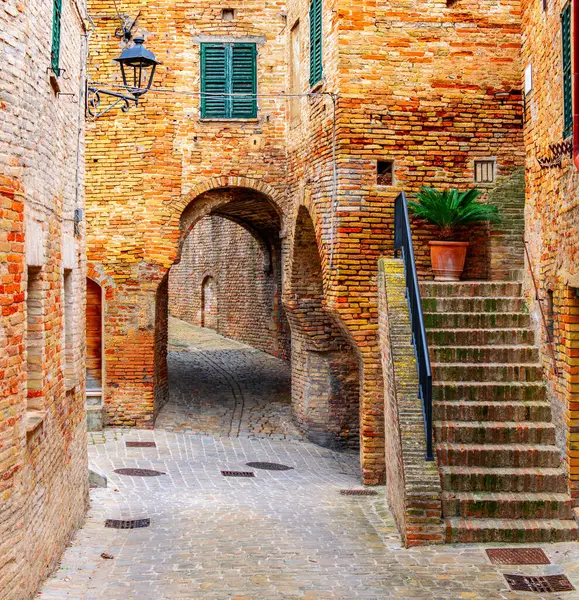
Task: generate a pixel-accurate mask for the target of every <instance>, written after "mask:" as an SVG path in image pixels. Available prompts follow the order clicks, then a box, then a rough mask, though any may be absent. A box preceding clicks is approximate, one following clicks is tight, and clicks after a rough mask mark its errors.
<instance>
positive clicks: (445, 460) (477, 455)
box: [436, 446, 561, 469]
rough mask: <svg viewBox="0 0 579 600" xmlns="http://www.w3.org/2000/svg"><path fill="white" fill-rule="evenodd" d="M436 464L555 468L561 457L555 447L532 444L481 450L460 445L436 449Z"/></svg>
mask: <svg viewBox="0 0 579 600" xmlns="http://www.w3.org/2000/svg"><path fill="white" fill-rule="evenodd" d="M436 453H437V456H438V464H439V465H440V466H444V467H496V468H523V469H532V468H537V467H542V468H553V469H557V468H559V467H560V466H561V457H560V456H559V452H558V450H557V449H556V448H553V449H552V450H551V449H549V450H536V449H535V448H533V447H532V446H531V447H529V449H525V450H513V449H500V450H493V448H492V446H487V447H485V448H484V449H481V450H473V449H463V448H461V447H460V446H456V447H451V448H441V447H440V446H439V447H438V448H437V450H436Z"/></svg>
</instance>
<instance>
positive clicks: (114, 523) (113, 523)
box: [105, 519, 151, 529]
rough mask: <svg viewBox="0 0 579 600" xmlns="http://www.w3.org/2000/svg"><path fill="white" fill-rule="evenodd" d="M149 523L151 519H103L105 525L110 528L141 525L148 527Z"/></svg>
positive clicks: (137, 527)
mask: <svg viewBox="0 0 579 600" xmlns="http://www.w3.org/2000/svg"><path fill="white" fill-rule="evenodd" d="M150 524H151V519H131V520H128V521H126V520H125V521H123V520H121V519H107V520H106V521H105V527H111V528H112V529H139V528H141V527H148V526H149V525H150Z"/></svg>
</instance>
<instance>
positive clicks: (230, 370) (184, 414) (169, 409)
mask: <svg viewBox="0 0 579 600" xmlns="http://www.w3.org/2000/svg"><path fill="white" fill-rule="evenodd" d="M168 362H169V398H170V400H169V403H168V404H167V405H166V406H165V407H164V408H163V409H162V410H161V412H160V414H159V417H158V418H157V423H156V427H157V428H158V429H166V430H171V431H190V432H194V433H199V434H205V435H227V436H238V437H269V438H274V439H300V438H301V434H300V432H299V430H298V429H297V427H296V426H295V425H294V424H293V423H292V420H291V407H290V367H289V365H288V363H287V362H285V361H283V360H280V359H277V358H275V357H273V356H270V355H268V354H266V353H264V352H260V351H259V350H255V349H254V348H251V347H250V346H246V345H245V344H241V343H239V342H235V341H233V340H230V339H227V338H225V337H223V336H221V335H218V334H217V333H215V332H214V331H211V330H209V329H204V328H202V327H195V326H194V325H190V324H188V323H186V322H184V321H181V320H179V319H175V318H171V319H170V321H169V356H168Z"/></svg>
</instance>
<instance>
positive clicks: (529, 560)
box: [487, 548, 551, 565]
mask: <svg viewBox="0 0 579 600" xmlns="http://www.w3.org/2000/svg"><path fill="white" fill-rule="evenodd" d="M487 555H488V557H489V559H490V561H491V562H492V563H493V564H494V565H550V564H551V561H550V560H549V559H548V557H547V555H546V554H545V552H543V550H541V548H489V549H488V550H487Z"/></svg>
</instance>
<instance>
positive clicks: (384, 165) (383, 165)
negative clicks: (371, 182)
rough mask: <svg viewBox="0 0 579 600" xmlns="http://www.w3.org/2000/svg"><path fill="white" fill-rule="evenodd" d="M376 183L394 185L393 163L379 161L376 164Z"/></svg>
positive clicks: (390, 161) (391, 161)
mask: <svg viewBox="0 0 579 600" xmlns="http://www.w3.org/2000/svg"><path fill="white" fill-rule="evenodd" d="M376 183H377V184H378V185H394V161H393V160H379V161H378V162H377V164H376Z"/></svg>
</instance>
